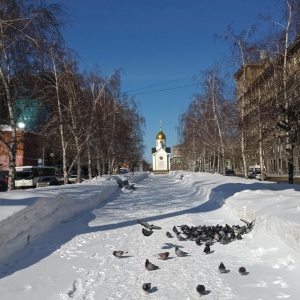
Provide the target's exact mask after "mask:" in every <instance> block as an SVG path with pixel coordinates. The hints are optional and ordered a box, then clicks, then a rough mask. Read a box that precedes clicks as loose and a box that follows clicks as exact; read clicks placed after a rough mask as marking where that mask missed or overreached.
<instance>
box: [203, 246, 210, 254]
mask: <svg viewBox="0 0 300 300" xmlns="http://www.w3.org/2000/svg"><path fill="white" fill-rule="evenodd" d="M203 252H205V253H206V254H208V253H209V252H210V247H209V245H205V247H204V250H203Z"/></svg>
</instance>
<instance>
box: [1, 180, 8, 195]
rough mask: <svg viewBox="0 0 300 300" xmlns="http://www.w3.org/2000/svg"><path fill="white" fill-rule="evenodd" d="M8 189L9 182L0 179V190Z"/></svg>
mask: <svg viewBox="0 0 300 300" xmlns="http://www.w3.org/2000/svg"><path fill="white" fill-rule="evenodd" d="M6 191H7V183H6V182H5V180H0V192H6Z"/></svg>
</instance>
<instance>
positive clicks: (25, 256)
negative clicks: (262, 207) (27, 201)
mask: <svg viewBox="0 0 300 300" xmlns="http://www.w3.org/2000/svg"><path fill="white" fill-rule="evenodd" d="M204 185H205V182H203V181H202V183H201V184H199V182H196V185H195V186H194V188H197V189H198V188H201V186H204ZM293 188H294V189H295V190H299V191H300V186H296V185H294V186H293ZM245 189H246V190H253V191H255V190H258V189H259V190H270V189H274V190H277V191H280V190H287V189H291V185H289V184H280V185H278V184H277V183H275V182H269V183H268V184H262V183H260V182H258V183H253V184H243V183H226V184H223V185H219V186H217V187H215V188H213V189H212V190H211V193H210V194H209V198H208V199H207V200H206V201H205V202H203V203H201V204H200V205H198V206H195V207H193V208H189V209H183V210H177V211H174V212H170V213H164V214H160V215H156V216H151V217H147V218H144V219H143V220H144V221H145V222H153V221H158V220H162V219H167V218H171V217H176V216H179V215H183V214H197V213H201V212H208V211H212V210H216V209H218V208H220V207H221V206H222V205H223V204H224V201H225V200H226V199H227V198H229V197H231V196H233V195H234V194H235V193H237V192H241V191H243V190H245ZM121 194H123V195H124V193H123V192H122V191H120V190H118V191H116V192H115V193H114V194H112V195H111V196H110V197H108V198H107V199H106V200H105V201H103V202H101V204H100V205H99V206H98V207H97V208H93V209H91V210H88V211H85V212H82V213H80V214H79V215H77V216H75V217H73V218H72V219H69V220H68V221H67V222H61V224H59V225H58V226H57V227H55V228H54V229H53V230H51V231H49V232H47V233H45V234H44V235H43V236H42V237H41V238H38V239H36V240H34V241H32V242H30V243H28V245H27V246H26V247H25V248H24V249H22V250H21V251H19V252H17V253H15V254H13V255H12V256H10V257H9V258H8V259H6V260H4V261H3V262H1V264H0V278H3V277H6V276H9V275H11V274H13V273H15V272H17V271H19V270H21V269H25V268H27V267H29V266H31V265H34V264H35V263H37V262H38V261H40V260H42V259H44V258H45V257H47V256H49V255H50V254H52V253H53V252H55V251H57V250H58V249H60V248H61V246H62V245H64V244H66V243H67V242H69V241H71V240H72V239H73V238H74V237H75V236H78V235H80V234H86V233H92V232H99V231H106V230H114V229H119V228H123V227H128V226H134V225H137V222H136V221H137V220H136V219H133V220H127V221H120V222H115V223H110V224H105V225H99V226H94V227H90V226H89V223H90V222H91V221H93V220H94V219H96V218H97V217H96V215H95V214H94V213H93V211H94V210H95V209H99V208H102V207H104V206H106V205H107V204H109V203H110V202H113V201H114V200H116V199H117V198H118V197H119V196H120V195H121ZM2 201H3V200H2ZM1 204H2V203H1V202H0V206H1ZM74 224H75V225H74ZM78 224H79V225H80V226H76V225H78ZM57 232H59V234H57ZM172 247H174V244H172V243H166V246H164V249H169V248H172ZM212 252H213V251H211V252H210V253H212ZM126 257H128V256H125V258H126ZM123 258H124V257H123ZM245 275H246V274H245ZM152 290H153V289H152ZM153 291H155V290H153ZM209 292H210V291H206V293H209Z"/></svg>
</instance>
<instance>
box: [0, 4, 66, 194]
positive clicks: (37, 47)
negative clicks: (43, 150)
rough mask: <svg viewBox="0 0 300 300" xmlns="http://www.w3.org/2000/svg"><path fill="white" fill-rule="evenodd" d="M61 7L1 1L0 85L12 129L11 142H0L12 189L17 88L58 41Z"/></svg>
mask: <svg viewBox="0 0 300 300" xmlns="http://www.w3.org/2000/svg"><path fill="white" fill-rule="evenodd" d="M60 16H61V7H60V6H59V5H54V4H52V5H47V4H46V3H45V2H42V1H34V0H32V1H24V0H18V1H16V0H2V1H1V7H0V86H1V89H2V92H3V93H2V97H3V102H4V105H5V106H6V108H7V112H8V119H7V121H8V125H9V126H10V127H11V139H10V141H5V140H2V142H3V143H4V144H5V145H6V147H7V150H8V153H9V184H8V189H9V190H11V189H14V179H15V158H16V151H17V145H18V139H17V126H16V117H15V110H14V107H15V103H16V100H17V99H16V89H17V88H20V87H22V84H23V83H22V78H24V74H25V73H27V74H28V73H32V72H33V71H35V70H38V69H39V66H40V61H41V59H42V58H43V56H44V55H46V54H47V49H48V45H49V44H50V43H52V42H53V41H59V40H60V38H61V37H60V35H59V28H60V25H61V23H60ZM20 74H23V76H20Z"/></svg>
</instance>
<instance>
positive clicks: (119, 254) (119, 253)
mask: <svg viewBox="0 0 300 300" xmlns="http://www.w3.org/2000/svg"><path fill="white" fill-rule="evenodd" d="M125 253H128V252H125V251H114V252H113V255H114V256H115V257H121V256H122V255H123V254H125Z"/></svg>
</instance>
